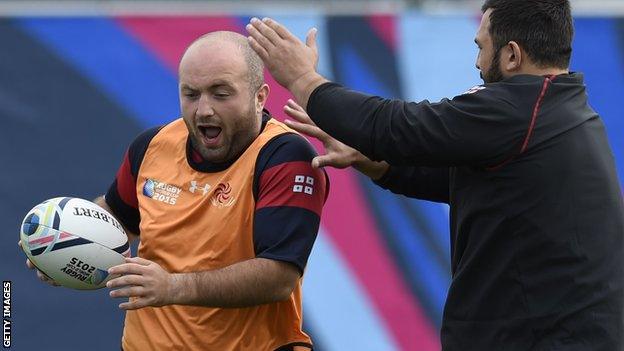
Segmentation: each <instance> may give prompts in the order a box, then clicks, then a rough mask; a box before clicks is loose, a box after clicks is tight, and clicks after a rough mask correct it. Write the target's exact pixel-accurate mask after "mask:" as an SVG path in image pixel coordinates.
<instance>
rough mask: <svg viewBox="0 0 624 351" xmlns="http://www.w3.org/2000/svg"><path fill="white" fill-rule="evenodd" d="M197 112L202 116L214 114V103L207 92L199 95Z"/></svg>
mask: <svg viewBox="0 0 624 351" xmlns="http://www.w3.org/2000/svg"><path fill="white" fill-rule="evenodd" d="M197 114H198V115H200V116H212V115H214V109H213V107H212V103H211V102H210V99H209V98H208V96H207V95H206V94H202V95H201V96H200V97H199V104H198V106H197Z"/></svg>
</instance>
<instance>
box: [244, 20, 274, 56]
mask: <svg viewBox="0 0 624 351" xmlns="http://www.w3.org/2000/svg"><path fill="white" fill-rule="evenodd" d="M250 22H251V23H250V24H249V25H247V26H246V27H245V28H246V29H247V31H248V32H249V34H251V36H252V37H254V39H256V40H257V41H258V42H259V43H260V44H261V45H262V46H263V47H264V48H266V49H268V48H271V47H273V46H275V45H277V44H278V43H279V42H280V41H281V40H282V38H281V37H280V36H279V34H277V32H276V31H275V30H274V29H273V28H271V27H269V26H268V25H267V24H266V23H265V22H263V21H260V20H259V19H257V18H255V17H254V18H252V19H251V21H250Z"/></svg>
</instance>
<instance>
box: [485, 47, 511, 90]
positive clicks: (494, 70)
mask: <svg viewBox="0 0 624 351" xmlns="http://www.w3.org/2000/svg"><path fill="white" fill-rule="evenodd" d="M500 52H501V49H498V50H496V53H495V54H494V59H492V64H491V65H490V69H488V71H487V72H485V74H483V72H481V79H483V82H485V83H496V82H500V81H501V80H503V79H505V77H503V72H501V70H500Z"/></svg>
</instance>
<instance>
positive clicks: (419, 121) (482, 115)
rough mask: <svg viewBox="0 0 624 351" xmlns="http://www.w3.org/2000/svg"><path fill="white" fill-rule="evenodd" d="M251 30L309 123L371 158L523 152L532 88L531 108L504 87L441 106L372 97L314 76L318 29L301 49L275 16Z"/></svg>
mask: <svg viewBox="0 0 624 351" xmlns="http://www.w3.org/2000/svg"><path fill="white" fill-rule="evenodd" d="M246 28H247V31H248V32H249V34H250V37H249V43H250V45H251V46H252V48H253V49H254V50H255V51H256V52H257V53H258V55H259V56H260V57H261V58H262V60H263V61H264V63H265V65H266V66H267V68H268V69H269V71H270V72H271V74H272V75H273V77H275V79H276V80H277V81H278V82H279V83H280V84H281V85H282V86H284V87H286V88H287V89H289V90H290V92H291V93H292V94H293V95H294V96H295V98H296V99H297V101H298V102H299V103H300V104H301V105H302V106H305V107H306V110H307V112H308V114H309V115H310V117H312V120H313V121H314V122H315V123H316V124H317V125H318V126H319V127H320V128H321V129H322V130H323V131H325V132H327V133H328V134H329V135H331V136H332V137H334V138H336V139H337V140H339V141H341V142H343V143H345V144H347V145H348V146H350V147H352V148H354V149H356V150H358V151H359V152H361V153H362V154H364V155H365V156H366V157H368V158H369V159H371V160H373V161H381V160H383V161H386V162H388V163H389V164H392V165H412V166H433V167H445V166H446V167H448V166H479V167H490V166H493V165H497V164H500V163H501V162H503V161H504V160H506V159H508V158H509V157H510V156H512V155H514V154H517V150H516V149H520V145H519V144H520V142H521V140H522V138H523V137H524V136H525V135H526V134H527V125H528V120H527V118H529V117H530V116H531V113H532V111H531V109H530V108H531V106H532V103H533V102H534V101H535V100H536V99H537V97H538V95H539V93H540V91H539V90H536V89H534V88H531V87H530V86H527V88H528V90H527V92H528V95H527V96H526V97H527V101H531V103H529V104H526V106H525V104H524V103H523V102H522V101H518V99H517V95H518V94H517V93H514V96H513V97H512V96H509V94H508V91H507V90H505V88H503V85H502V84H491V85H488V86H487V87H482V88H483V89H481V90H480V91H477V90H475V91H473V92H474V94H464V95H461V96H459V97H457V98H455V99H453V100H443V101H442V102H440V103H438V104H431V103H429V102H427V101H424V102H422V103H408V102H405V101H400V100H388V99H382V98H379V97H373V96H368V95H365V94H361V93H358V92H354V91H349V90H347V89H345V88H343V87H341V86H339V85H337V84H333V83H328V81H327V80H326V79H324V78H323V77H321V76H320V75H319V74H318V73H317V72H316V62H317V58H318V53H317V48H316V43H315V35H316V31H315V30H311V31H310V32H309V33H308V37H307V39H306V44H304V43H302V42H301V41H300V40H299V39H297V38H296V37H294V36H293V35H292V34H291V33H290V32H289V31H288V30H287V29H286V28H284V27H283V26H281V25H280V24H279V23H277V22H275V21H274V20H271V19H263V20H262V21H260V20H258V19H253V20H252V21H251V23H250V24H249V25H248V26H247V27H246ZM523 89H524V88H523ZM533 95H534V96H533Z"/></svg>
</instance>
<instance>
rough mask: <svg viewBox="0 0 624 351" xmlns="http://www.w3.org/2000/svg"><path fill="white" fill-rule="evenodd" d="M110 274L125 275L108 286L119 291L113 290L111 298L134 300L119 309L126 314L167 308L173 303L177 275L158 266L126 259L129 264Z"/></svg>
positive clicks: (115, 268) (143, 260) (144, 261)
mask: <svg viewBox="0 0 624 351" xmlns="http://www.w3.org/2000/svg"><path fill="white" fill-rule="evenodd" d="M108 272H109V273H110V274H120V275H121V276H120V277H118V278H114V279H111V280H110V281H109V282H108V283H106V286H107V287H108V288H119V289H117V290H112V291H111V292H110V296H111V297H122V298H123V297H128V298H130V300H129V301H128V302H124V303H121V304H120V305H119V308H121V309H122V310H136V309H139V308H143V307H147V306H153V307H158V306H164V305H169V304H171V303H172V301H173V298H174V296H173V294H174V292H175V289H174V286H175V275H174V274H170V273H168V272H167V271H165V270H164V269H163V268H162V267H161V266H160V265H159V264H157V263H155V262H152V261H149V260H146V259H144V258H140V257H132V258H126V263H124V264H120V265H118V266H115V267H111V268H110V269H109V270H108Z"/></svg>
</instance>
